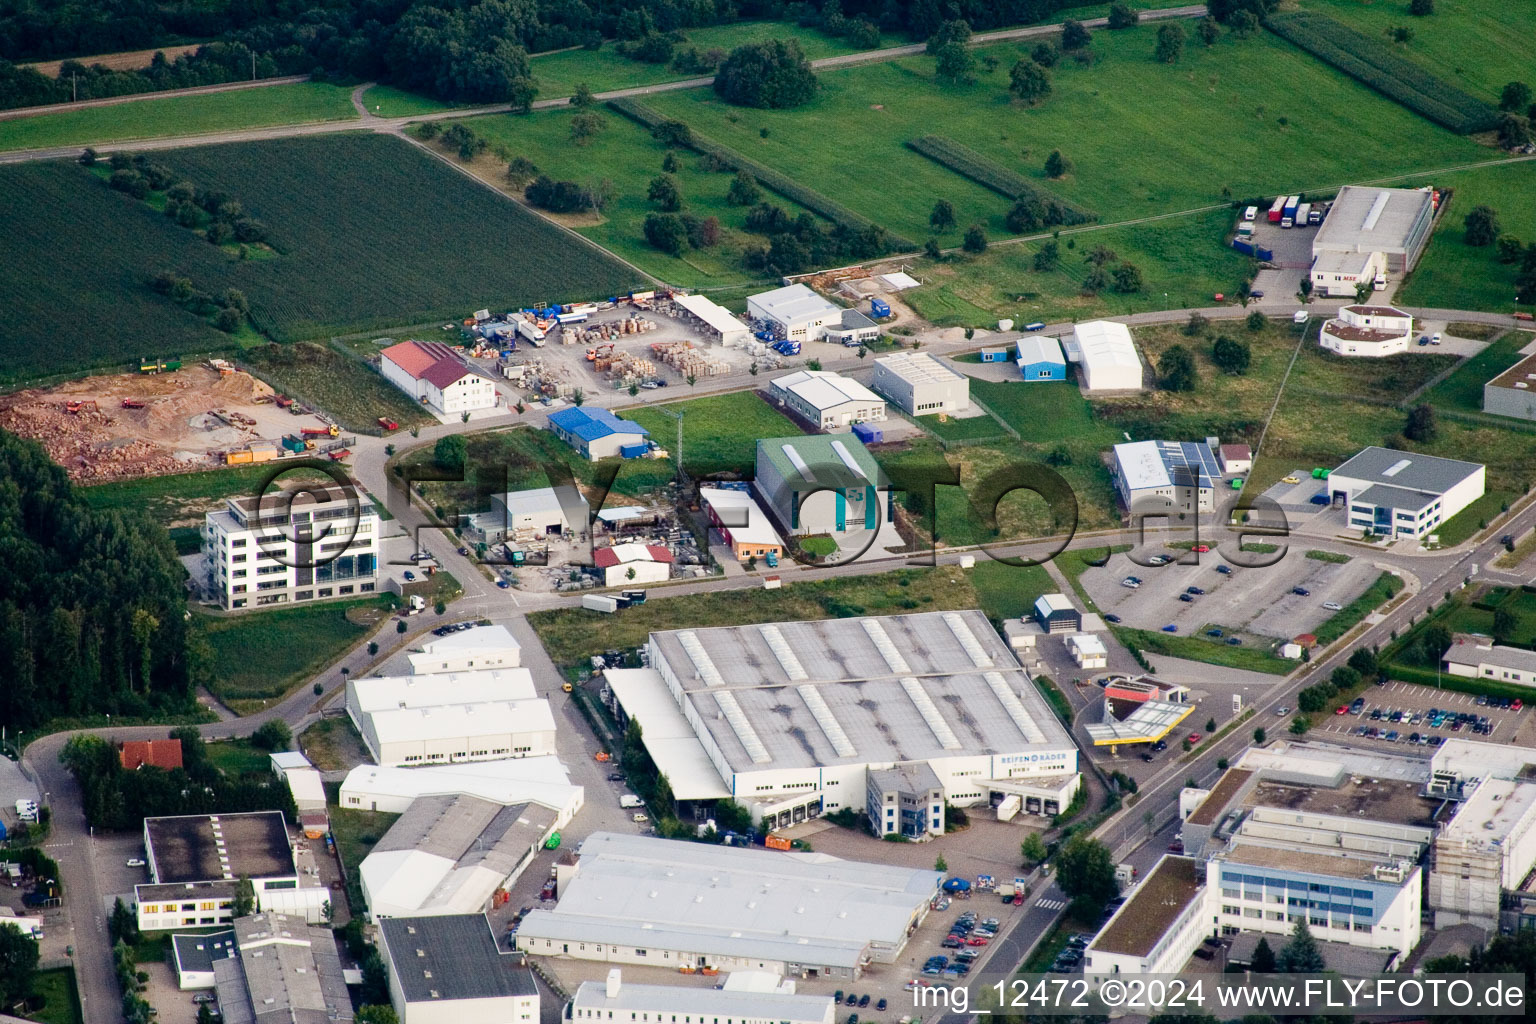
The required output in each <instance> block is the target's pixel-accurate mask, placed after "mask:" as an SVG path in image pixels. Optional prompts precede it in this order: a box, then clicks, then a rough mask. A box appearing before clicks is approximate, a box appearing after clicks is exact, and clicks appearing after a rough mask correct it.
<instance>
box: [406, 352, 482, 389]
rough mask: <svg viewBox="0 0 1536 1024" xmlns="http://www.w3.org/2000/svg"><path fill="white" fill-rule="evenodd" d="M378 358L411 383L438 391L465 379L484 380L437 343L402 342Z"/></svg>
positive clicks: (453, 353) (479, 374)
mask: <svg viewBox="0 0 1536 1024" xmlns="http://www.w3.org/2000/svg"><path fill="white" fill-rule="evenodd" d="M380 355H382V356H385V357H387V358H388V359H389V360H390V362H392V363H394V364H395V365H396V366H398V367H400V369H402V370H404V371H405V372H406V374H407V375H409V376H410V377H412V378H413V379H415V380H424V381H427V382H429V383H430V384H431V385H432V386H433V387H435V388H438V389H439V390H441V389H443V388H446V387H448V386H449V385H450V384H452V383H454V382H455V381H458V380H460V379H461V378H464V377H482V376H484V375H483V374H481V373H479V372H477V371H476V370H473V369H471V368H470V367H468V366H466V365H465V364H464V361H463V360H462V359H460V358H459V356H458V354H457V353H456V352H454V351H453V349H451V348H449V347H448V346H447V345H444V344H443V343H442V342H440V341H402V342H400V343H399V344H398V345H391V346H389V348H386V349H385V350H384V351H383V352H381V353H380Z"/></svg>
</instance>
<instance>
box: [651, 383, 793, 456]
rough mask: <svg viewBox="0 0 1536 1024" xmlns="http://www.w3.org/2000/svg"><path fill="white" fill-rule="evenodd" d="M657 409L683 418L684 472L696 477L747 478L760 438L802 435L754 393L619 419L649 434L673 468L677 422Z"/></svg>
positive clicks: (676, 405) (694, 401)
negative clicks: (667, 453)
mask: <svg viewBox="0 0 1536 1024" xmlns="http://www.w3.org/2000/svg"><path fill="white" fill-rule="evenodd" d="M667 390H669V391H670V390H672V389H671V388H668V389H667ZM660 409H668V410H671V411H673V412H681V413H682V414H683V469H684V470H686V471H687V472H688V474H689V475H690V476H694V477H700V476H704V475H706V474H709V473H737V474H740V475H742V476H743V477H747V478H750V477H751V476H752V469H753V466H754V465H755V463H756V461H757V440H758V438H761V437H795V436H798V435H799V434H800V433H801V430H800V428H799V427H797V426H796V425H795V422H794V421H793V420H791V419H790V418H789V417H788V416H785V415H784V414H783V413H781V412H779V411H778V410H777V409H775V408H774V407H773V406H771V405H769V404H768V402H767V401H766V400H765V399H764V398H763V396H762V395H761V394H760V393H759V392H756V391H737V392H734V393H732V394H728V395H711V396H709V397H708V398H693V399H689V400H688V401H686V402H676V403H673V404H671V405H664V406H660V407H657V408H650V407H640V408H635V409H626V410H625V411H624V412H623V413H622V415H623V417H624V418H625V419H629V420H634V421H635V422H636V423H638V424H640V425H641V426H642V427H644V428H645V429H646V430H649V431H650V432H651V439H652V440H653V441H655V442H656V443H657V444H659V445H661V446H662V447H663V448H665V449H667V450H668V451H670V452H671V453H672V458H671V460H670V461H671V463H672V464H673V465H676V464H677V452H676V450H675V449H676V448H677V420H676V419H674V418H673V417H672V416H670V415H668V414H667V413H664V412H661V411H659V410H660Z"/></svg>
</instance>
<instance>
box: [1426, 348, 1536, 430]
mask: <svg viewBox="0 0 1536 1024" xmlns="http://www.w3.org/2000/svg"><path fill="white" fill-rule="evenodd" d="M1530 342H1531V335H1530V334H1527V333H1525V332H1523V331H1511V332H1509V333H1508V334H1506V335H1504V337H1502V338H1500V339H1499V340H1498V341H1495V342H1492V343H1490V344H1489V345H1488V347H1487V348H1485V349H1483V350H1482V351H1481V352H1479V353H1478V354H1477V355H1475V356H1472V357H1471V358H1469V359H1467V360H1465V361H1464V362H1463V363H1462V364H1461V365H1460V366H1458V367H1456V372H1454V373H1452V374H1451V375H1450V376H1449V377H1447V378H1445V380H1443V381H1441V382H1440V383H1439V384H1436V385H1435V386H1434V387H1432V388H1430V389H1429V391H1428V392H1426V393H1425V395H1424V400H1425V401H1427V402H1429V403H1430V404H1431V405H1435V406H1439V407H1440V408H1442V409H1455V410H1457V411H1460V412H1471V413H1480V412H1482V411H1483V385H1484V384H1486V383H1488V382H1489V381H1490V380H1492V379H1493V378H1495V377H1497V376H1498V375H1499V374H1501V373H1503V372H1504V371H1505V370H1507V369H1509V368H1510V367H1511V366H1513V365H1514V364H1515V363H1516V362H1518V361H1519V360H1520V350H1521V349H1522V348H1524V347H1525V346H1526V345H1528V344H1530Z"/></svg>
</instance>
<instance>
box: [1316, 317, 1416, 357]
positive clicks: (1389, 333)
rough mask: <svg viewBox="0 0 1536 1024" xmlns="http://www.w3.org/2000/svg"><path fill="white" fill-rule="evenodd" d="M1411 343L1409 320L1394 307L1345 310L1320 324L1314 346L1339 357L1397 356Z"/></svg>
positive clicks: (1411, 325) (1410, 321) (1411, 323)
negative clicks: (1316, 344) (1318, 346)
mask: <svg viewBox="0 0 1536 1024" xmlns="http://www.w3.org/2000/svg"><path fill="white" fill-rule="evenodd" d="M1412 341H1413V317H1412V316H1411V315H1410V314H1408V313H1405V312H1403V311H1402V310H1400V309H1398V308H1396V307H1395V306H1345V307H1343V308H1342V309H1340V310H1339V315H1338V316H1336V317H1333V318H1332V319H1329V320H1325V321H1323V326H1322V329H1321V330H1320V331H1319V332H1318V335H1317V343H1318V345H1320V346H1321V347H1322V348H1323V349H1324V350H1325V351H1328V352H1333V353H1335V354H1336V355H1341V356H1358V357H1361V358H1366V359H1381V358H1384V357H1386V356H1400V355H1402V354H1403V353H1404V352H1407V351H1408V346H1409V344H1410V343H1411V342H1412Z"/></svg>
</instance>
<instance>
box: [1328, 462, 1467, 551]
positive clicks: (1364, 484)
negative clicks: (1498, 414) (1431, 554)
mask: <svg viewBox="0 0 1536 1024" xmlns="http://www.w3.org/2000/svg"><path fill="white" fill-rule="evenodd" d="M1486 476H1487V470H1486V469H1485V467H1484V466H1482V465H1481V464H1480V463H1476V462H1461V461H1459V460H1457V459H1442V458H1438V457H1436V456H1433V455H1419V454H1417V453H1415V452H1405V451H1397V450H1395V449H1391V448H1377V447H1371V448H1365V449H1363V450H1361V452H1360V453H1359V454H1358V455H1356V456H1355V457H1354V458H1352V459H1350V460H1349V461H1348V462H1346V463H1344V464H1343V465H1342V466H1340V467H1339V468H1338V469H1335V470H1334V471H1333V472H1332V473H1330V474H1329V476H1328V490H1327V493H1328V494H1329V495H1330V496H1331V498H1332V500H1333V501H1334V502H1335V503H1343V504H1344V506H1345V507H1346V508H1348V509H1349V525H1351V526H1353V527H1355V528H1357V529H1361V530H1364V531H1365V532H1366V533H1369V534H1374V535H1377V536H1384V537H1391V538H1400V537H1408V538H1414V537H1424V536H1428V535H1430V534H1433V533H1434V532H1435V530H1436V529H1437V528H1438V527H1439V526H1440V524H1441V523H1443V522H1445V521H1447V520H1448V519H1450V518H1451V517H1452V516H1454V515H1455V514H1456V513H1458V512H1460V511H1461V510H1462V509H1464V508H1466V507H1467V506H1468V505H1470V504H1472V503H1473V502H1474V501H1476V500H1477V499H1478V498H1481V497H1482V496H1483V484H1484V480H1485V478H1486Z"/></svg>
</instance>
